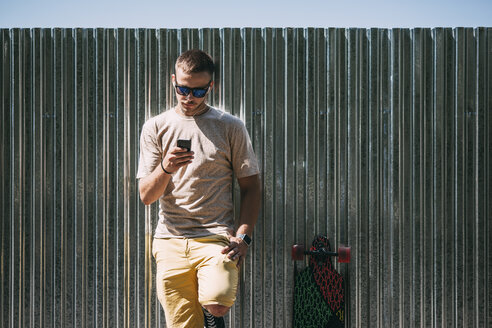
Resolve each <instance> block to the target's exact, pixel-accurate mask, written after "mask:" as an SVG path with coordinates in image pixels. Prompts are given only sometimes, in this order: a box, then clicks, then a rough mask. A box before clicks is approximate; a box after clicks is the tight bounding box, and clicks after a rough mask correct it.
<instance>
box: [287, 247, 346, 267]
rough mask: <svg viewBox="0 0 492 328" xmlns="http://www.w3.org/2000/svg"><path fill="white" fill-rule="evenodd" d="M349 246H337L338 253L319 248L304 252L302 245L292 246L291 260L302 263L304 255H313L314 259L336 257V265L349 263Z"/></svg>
mask: <svg viewBox="0 0 492 328" xmlns="http://www.w3.org/2000/svg"><path fill="white" fill-rule="evenodd" d="M350 250H351V248H350V246H343V245H340V246H338V252H331V251H328V250H326V249H325V248H319V249H316V250H314V251H310V250H306V248H305V247H304V245H293V246H292V253H291V256H292V259H293V260H296V261H302V260H303V259H304V255H313V256H315V257H324V256H336V257H338V263H349V262H350Z"/></svg>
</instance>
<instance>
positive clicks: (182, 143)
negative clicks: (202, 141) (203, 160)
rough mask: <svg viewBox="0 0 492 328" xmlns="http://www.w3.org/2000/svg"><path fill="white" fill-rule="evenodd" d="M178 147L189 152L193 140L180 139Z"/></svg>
mask: <svg viewBox="0 0 492 328" xmlns="http://www.w3.org/2000/svg"><path fill="white" fill-rule="evenodd" d="M178 147H179V148H184V149H186V150H187V151H190V150H191V140H189V139H188V140H187V139H178Z"/></svg>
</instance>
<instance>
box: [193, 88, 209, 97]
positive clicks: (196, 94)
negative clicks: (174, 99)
mask: <svg viewBox="0 0 492 328" xmlns="http://www.w3.org/2000/svg"><path fill="white" fill-rule="evenodd" d="M207 90H208V89H194V90H193V97H196V98H203V97H205V95H206V94H207Z"/></svg>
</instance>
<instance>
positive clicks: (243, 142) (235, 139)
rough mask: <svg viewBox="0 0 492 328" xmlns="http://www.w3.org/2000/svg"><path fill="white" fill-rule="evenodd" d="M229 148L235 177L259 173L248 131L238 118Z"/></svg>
mask: <svg viewBox="0 0 492 328" xmlns="http://www.w3.org/2000/svg"><path fill="white" fill-rule="evenodd" d="M231 149H232V151H231V155H232V169H233V171H234V174H235V175H236V178H238V179H239V178H245V177H249V176H252V175H256V174H258V173H260V171H259V168H258V160H257V159H256V155H255V153H254V150H253V146H252V145H251V140H250V138H249V135H248V131H247V130H246V127H245V126H244V123H243V122H242V121H239V120H238V122H237V123H236V124H235V128H234V129H233V133H232V136H231Z"/></svg>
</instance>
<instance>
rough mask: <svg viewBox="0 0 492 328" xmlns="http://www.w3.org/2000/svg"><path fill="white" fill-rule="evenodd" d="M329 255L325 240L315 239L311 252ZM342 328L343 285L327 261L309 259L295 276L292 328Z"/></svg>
mask: <svg viewBox="0 0 492 328" xmlns="http://www.w3.org/2000/svg"><path fill="white" fill-rule="evenodd" d="M323 247H324V248H325V249H327V250H330V251H331V247H330V243H329V241H328V238H326V237H325V236H318V237H316V238H315V239H314V241H313V246H312V247H311V250H312V251H313V250H316V249H319V248H323ZM344 326H345V295H344V281H343V277H342V275H340V274H339V273H338V272H337V271H336V270H335V268H334V267H333V265H332V263H331V258H330V257H316V256H310V258H309V265H308V266H307V267H306V268H304V269H303V270H302V271H300V272H299V273H297V275H296V277H295V287H294V327H295V328H320V327H344Z"/></svg>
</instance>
